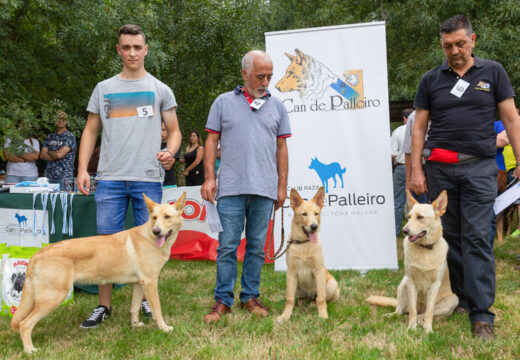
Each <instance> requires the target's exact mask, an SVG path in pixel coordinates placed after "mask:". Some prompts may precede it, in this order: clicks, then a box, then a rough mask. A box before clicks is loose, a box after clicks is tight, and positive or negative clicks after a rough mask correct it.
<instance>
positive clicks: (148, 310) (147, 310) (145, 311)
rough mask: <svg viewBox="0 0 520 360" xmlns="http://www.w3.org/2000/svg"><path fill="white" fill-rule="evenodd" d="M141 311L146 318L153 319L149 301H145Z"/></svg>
mask: <svg viewBox="0 0 520 360" xmlns="http://www.w3.org/2000/svg"><path fill="white" fill-rule="evenodd" d="M141 311H142V312H143V314H144V317H147V318H151V317H152V308H151V307H150V305H149V304H148V301H146V299H143V302H142V303H141Z"/></svg>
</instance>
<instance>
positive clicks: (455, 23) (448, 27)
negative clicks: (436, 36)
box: [440, 15, 473, 37]
mask: <svg viewBox="0 0 520 360" xmlns="http://www.w3.org/2000/svg"><path fill="white" fill-rule="evenodd" d="M460 29H464V30H466V33H467V34H468V37H469V36H471V34H473V28H472V27H471V21H470V20H469V19H468V17H466V16H464V15H455V16H452V17H450V18H449V19H448V20H446V21H445V22H443V23H442V25H441V29H440V35H441V36H442V34H451V33H452V32H455V31H457V30H460Z"/></svg>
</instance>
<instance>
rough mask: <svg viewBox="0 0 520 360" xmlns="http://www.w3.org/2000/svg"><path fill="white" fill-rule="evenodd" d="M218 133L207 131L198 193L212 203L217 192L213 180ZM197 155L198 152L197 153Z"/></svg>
mask: <svg viewBox="0 0 520 360" xmlns="http://www.w3.org/2000/svg"><path fill="white" fill-rule="evenodd" d="M219 139H220V134H216V133H212V132H208V136H207V137H206V144H205V145H206V146H205V148H204V184H202V187H201V188H200V193H201V195H202V198H203V199H204V200H207V201H209V202H211V203H213V200H214V199H215V194H216V192H217V183H216V181H215V161H216V159H217V145H218V140H219ZM197 155H198V153H197Z"/></svg>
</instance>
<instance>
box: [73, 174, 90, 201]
mask: <svg viewBox="0 0 520 360" xmlns="http://www.w3.org/2000/svg"><path fill="white" fill-rule="evenodd" d="M76 186H77V187H78V190H79V191H80V192H81V193H82V194H83V195H88V194H89V192H90V175H89V174H88V172H86V171H79V170H78V177H77V178H76Z"/></svg>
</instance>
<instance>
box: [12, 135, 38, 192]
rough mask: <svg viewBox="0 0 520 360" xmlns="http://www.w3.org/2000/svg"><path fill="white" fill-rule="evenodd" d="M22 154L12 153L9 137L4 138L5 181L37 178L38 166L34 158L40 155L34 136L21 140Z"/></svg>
mask: <svg viewBox="0 0 520 360" xmlns="http://www.w3.org/2000/svg"><path fill="white" fill-rule="evenodd" d="M23 143H24V145H23V148H22V149H20V150H21V152H23V153H22V155H14V154H13V153H12V152H11V151H9V149H8V148H9V146H10V145H11V139H6V141H5V144H4V158H5V159H6V160H7V167H6V176H5V182H6V183H8V184H17V183H19V182H22V181H36V180H38V167H37V166H36V160H38V158H39V157H40V142H39V141H38V140H36V139H35V138H27V139H24V140H23Z"/></svg>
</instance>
